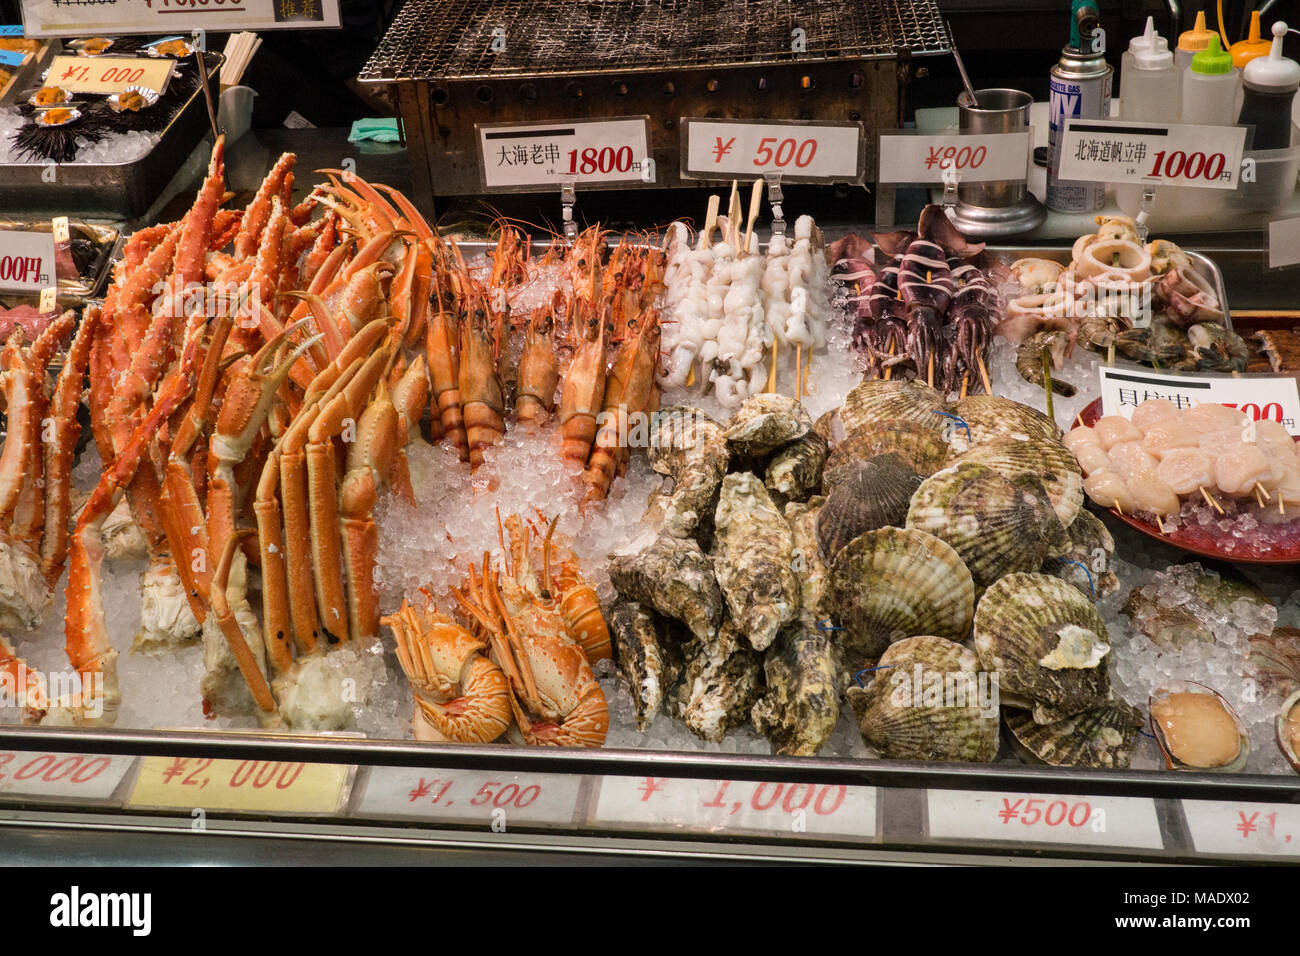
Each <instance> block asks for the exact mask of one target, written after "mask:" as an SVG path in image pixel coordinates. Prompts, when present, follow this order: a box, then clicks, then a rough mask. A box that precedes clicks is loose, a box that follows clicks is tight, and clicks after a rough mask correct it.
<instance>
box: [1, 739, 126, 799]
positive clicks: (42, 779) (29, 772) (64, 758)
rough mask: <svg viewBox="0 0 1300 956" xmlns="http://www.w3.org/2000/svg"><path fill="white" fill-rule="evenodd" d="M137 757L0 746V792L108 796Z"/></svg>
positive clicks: (65, 795) (92, 797)
mask: <svg viewBox="0 0 1300 956" xmlns="http://www.w3.org/2000/svg"><path fill="white" fill-rule="evenodd" d="M134 760H135V758H134V757H97V756H94V755H92V754H59V753H31V752H26V751H18V750H0V796H8V795H14V796H25V797H76V798H78V799H82V800H106V799H108V797H110V796H112V794H113V791H114V790H116V789H117V785H118V784H120V783H121V782H122V778H123V777H124V776H125V775H126V772H127V771H128V770H130V769H131V764H132V762H133V761H134Z"/></svg>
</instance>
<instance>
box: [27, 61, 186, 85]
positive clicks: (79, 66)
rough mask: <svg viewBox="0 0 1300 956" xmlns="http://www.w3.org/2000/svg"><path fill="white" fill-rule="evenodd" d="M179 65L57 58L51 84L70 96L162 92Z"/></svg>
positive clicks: (169, 62)
mask: <svg viewBox="0 0 1300 956" xmlns="http://www.w3.org/2000/svg"><path fill="white" fill-rule="evenodd" d="M175 66H176V62H175V61H174V60H170V59H167V58H166V57H162V58H157V59H155V58H153V57H135V58H128V57H120V56H116V57H90V56H56V57H55V58H54V60H53V62H52V63H50V73H49V82H50V83H51V84H53V85H56V86H59V87H62V88H63V89H65V90H67V91H68V92H69V93H96V94H100V93H121V92H122V91H123V90H125V89H126V88H127V87H128V86H143V87H147V88H148V89H151V90H157V91H158V92H159V93H161V92H163V91H164V90H165V89H166V88H167V83H168V81H169V80H171V76H172V70H173V69H174V68H175Z"/></svg>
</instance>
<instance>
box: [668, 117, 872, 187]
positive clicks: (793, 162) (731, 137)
mask: <svg viewBox="0 0 1300 956" xmlns="http://www.w3.org/2000/svg"><path fill="white" fill-rule="evenodd" d="M682 136H683V139H684V141H685V145H684V147H683V148H682V162H681V175H682V178H684V179H732V178H733V177H746V176H762V175H764V174H766V173H780V174H781V178H782V180H783V181H787V182H796V183H797V182H820V183H829V182H839V183H848V182H861V181H862V176H863V171H864V169H865V164H866V152H865V144H866V139H865V137H864V136H863V134H862V124H861V123H852V122H845V123H814V122H806V121H802V120H767V121H764V122H761V123H754V122H749V121H746V120H725V119H719V120H714V119H699V118H696V117H684V118H683V119H682Z"/></svg>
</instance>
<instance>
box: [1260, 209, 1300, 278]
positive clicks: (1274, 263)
mask: <svg viewBox="0 0 1300 956" xmlns="http://www.w3.org/2000/svg"><path fill="white" fill-rule="evenodd" d="M1294 265H1300V216H1296V217H1295V218H1293V219H1275V220H1274V221H1273V222H1270V223H1269V224H1268V267H1269V268H1270V269H1282V268H1284V267H1286V266H1294Z"/></svg>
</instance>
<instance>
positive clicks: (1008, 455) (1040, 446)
mask: <svg viewBox="0 0 1300 956" xmlns="http://www.w3.org/2000/svg"><path fill="white" fill-rule="evenodd" d="M962 461H973V462H975V463H977V464H980V465H988V466H989V467H990V468H992V469H993V470H994V471H996V472H997V473H998V474H1001V475H1005V476H1006V477H1008V478H1011V477H1014V476H1016V475H1036V476H1037V477H1038V479H1039V480H1040V481H1041V482H1042V483H1043V488H1045V489H1046V490H1047V497H1048V498H1049V499H1050V500H1051V502H1052V509H1053V510H1054V511H1055V512H1056V516H1057V517H1058V518H1059V519H1061V526H1062V527H1064V528H1068V527H1069V526H1070V523H1071V522H1072V521H1074V519H1075V516H1076V515H1078V513H1079V509H1080V508H1082V507H1083V472H1082V471H1080V470H1079V463H1078V461H1077V460H1076V459H1075V457H1074V454H1073V453H1072V452H1071V451H1070V449H1068V448H1066V447H1065V446H1064V445H1062V444H1061V443H1060V442H1058V441H1051V440H1047V439H1044V440H1041V441H1017V440H1016V439H1014V438H1009V437H1002V438H992V439H989V440H988V441H983V442H980V443H979V444H978V445H974V446H973V447H971V448H968V449H966V451H964V452H962V454H961V455H959V456H958V457H957V458H956V459H955V461H954V462H953V463H954V464H956V462H962Z"/></svg>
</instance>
